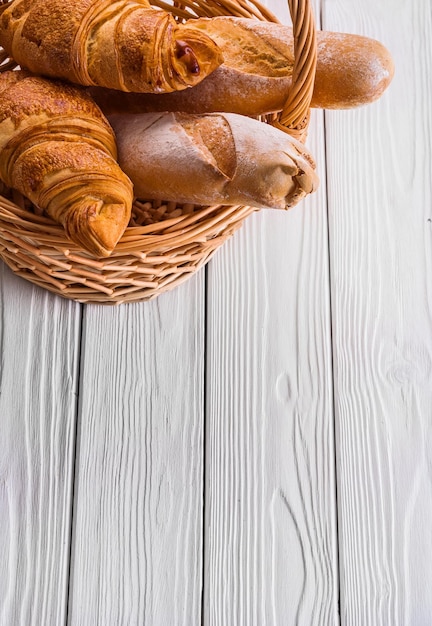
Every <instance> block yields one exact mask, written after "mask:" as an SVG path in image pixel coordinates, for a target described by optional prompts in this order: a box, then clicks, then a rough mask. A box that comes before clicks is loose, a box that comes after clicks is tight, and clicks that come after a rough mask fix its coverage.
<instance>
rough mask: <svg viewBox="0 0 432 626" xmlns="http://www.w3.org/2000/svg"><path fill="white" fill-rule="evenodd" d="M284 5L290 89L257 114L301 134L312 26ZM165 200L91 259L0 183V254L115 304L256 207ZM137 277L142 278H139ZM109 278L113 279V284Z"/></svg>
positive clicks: (209, 248) (211, 11)
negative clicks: (277, 106) (278, 105)
mask: <svg viewBox="0 0 432 626" xmlns="http://www.w3.org/2000/svg"><path fill="white" fill-rule="evenodd" d="M10 1H11V0H9V1H8V2H6V3H3V5H4V6H7V5H8V4H10ZM151 4H153V5H154V6H157V7H159V8H161V9H165V10H170V11H171V12H172V13H173V14H174V15H175V16H176V17H177V19H179V20H184V19H193V18H194V17H212V16H213V15H239V16H242V17H249V18H251V19H260V20H265V21H271V22H278V21H279V20H278V19H277V18H276V17H275V16H274V15H273V14H272V13H271V11H269V10H268V9H267V8H266V7H265V6H263V5H262V4H261V3H260V2H259V0H184V1H182V2H181V3H178V2H175V1H174V4H173V5H170V4H168V3H166V2H164V0H151ZM3 5H2V6H1V7H0V11H1V10H2V8H3ZM288 7H289V11H290V14H291V17H292V22H293V32H294V40H295V49H294V52H295V67H294V72H293V79H292V88H291V90H290V93H289V94H287V102H286V105H285V107H284V109H283V111H281V112H280V113H279V114H278V115H277V116H274V115H273V116H271V119H269V117H266V118H265V119H262V121H263V123H268V122H269V121H271V123H274V124H275V125H276V126H278V127H279V128H282V129H283V130H285V131H286V132H288V133H290V134H293V135H294V136H296V137H297V138H300V139H302V138H304V137H305V136H306V132H307V127H308V124H309V105H310V100H311V97H312V90H313V82H314V78H315V68H316V41H315V26H314V22H313V14H312V10H311V7H310V3H309V0H288ZM12 67H16V64H14V62H13V60H11V59H9V58H8V57H7V56H5V54H4V53H3V55H1V54H0V71H5V70H7V69H11V68H12ZM260 119H261V118H260ZM26 202H27V206H26ZM148 202H149V201H146V200H137V201H136V203H135V204H134V206H135V208H137V210H138V209H139V210H141V209H142V206H146V205H147V204H148ZM154 204H158V203H154ZM172 204H173V203H163V202H162V203H160V205H159V207H157V206H156V207H155V208H154V212H155V215H156V214H157V211H158V210H159V211H160V212H161V213H162V211H164V213H163V215H162V217H163V219H160V220H159V221H157V220H156V221H154V222H153V223H146V224H132V223H131V224H130V225H129V226H128V227H127V229H126V231H125V233H124V235H123V237H122V238H121V239H120V241H119V243H118V244H117V246H116V248H115V249H114V252H113V253H112V255H111V256H110V257H109V258H108V259H97V258H94V257H92V255H90V254H89V253H87V252H85V251H84V250H82V249H80V248H79V247H78V246H77V245H76V244H74V243H73V242H71V241H70V240H69V239H67V238H66V235H65V233H64V230H63V227H62V226H60V225H59V224H57V223H55V222H54V221H53V220H52V219H51V218H50V217H48V216H46V215H41V214H38V211H37V210H35V207H33V210H29V203H28V201H26V200H25V199H24V198H23V197H22V196H20V194H17V193H16V192H12V191H11V190H7V189H6V188H4V189H3V191H1V190H0V256H1V257H2V258H3V260H4V261H5V262H6V263H7V264H8V265H9V266H10V267H11V268H12V270H13V271H14V272H15V273H16V274H17V275H19V276H22V277H24V278H26V279H27V280H30V281H31V282H33V283H35V284H37V285H39V286H41V287H44V288H45V289H47V290H48V291H52V292H54V293H56V294H58V295H61V296H63V297H67V298H70V299H73V300H76V301H78V302H95V303H97V302H100V303H103V304H118V303H123V302H136V301H142V300H150V299H152V298H154V297H156V296H157V295H159V294H160V293H163V292H164V291H167V290H168V289H172V288H173V287H174V286H176V285H178V284H180V283H182V282H183V281H184V280H186V279H187V278H188V277H189V276H190V275H191V274H192V273H194V272H195V271H197V270H198V269H199V268H200V267H202V266H203V265H204V264H205V263H206V262H207V261H208V260H209V259H210V258H211V256H212V255H213V254H214V252H216V250H217V249H218V248H219V247H220V245H222V243H223V242H224V241H226V240H227V239H228V238H229V237H230V236H231V235H232V234H233V233H234V232H235V231H236V230H237V229H238V228H239V227H240V226H241V225H242V223H243V222H244V220H245V219H246V218H247V217H248V216H249V215H250V214H251V213H253V212H255V211H257V209H256V208H253V207H248V206H243V205H235V206H234V205H213V206H203V207H197V206H193V207H191V206H190V205H189V206H187V208H185V206H183V207H181V209H179V208H178V207H179V205H176V203H174V208H173V211H171V212H170V211H169V210H168V209H167V208H166V207H169V205H172ZM176 207H177V208H176ZM147 208H148V207H147ZM171 208H172V207H171ZM179 210H180V214H178V211H179ZM152 211H153V208H152ZM176 211H177V214H176ZM171 214H172V215H173V217H170V215H171ZM151 263H153V265H154V267H153V269H154V271H153V273H152V267H151ZM74 264H75V265H74ZM140 264H141V265H140ZM86 267H87V268H88V271H87V269H85V268H86ZM83 268H84V269H83ZM161 268H162V269H161ZM72 269H73V270H74V272H75V276H74V277H72V274H71V270H72ZM86 274H88V276H87V277H86ZM142 276H149V277H150V278H148V279H146V280H144V279H141V278H140V277H142ZM115 281H120V283H118V285H117V283H116V282H115ZM113 286H114V287H113Z"/></svg>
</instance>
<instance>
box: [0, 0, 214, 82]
mask: <svg viewBox="0 0 432 626" xmlns="http://www.w3.org/2000/svg"><path fill="white" fill-rule="evenodd" d="M0 45H2V46H3V48H4V49H5V50H6V51H7V52H8V53H9V54H10V55H11V56H12V57H13V58H14V60H15V61H16V62H17V63H19V65H20V66H21V67H22V68H26V69H28V70H30V71H32V72H33V73H36V74H42V75H46V76H50V77H54V78H61V79H64V80H68V81H70V82H74V83H78V84H81V85H101V86H103V87H108V88H113V89H121V90H125V91H130V90H133V91H139V92H141V91H142V92H169V91H175V90H177V89H185V88H186V87H189V86H191V85H195V84H197V83H198V82H200V81H201V80H203V78H205V76H207V75H208V74H209V73H210V72H212V71H213V70H214V69H215V68H216V67H217V66H218V65H220V64H221V62H222V55H221V51H220V49H219V48H218V46H217V45H216V44H215V43H214V42H213V41H212V39H211V38H210V37H209V36H208V35H207V34H206V33H204V32H199V31H196V30H194V31H193V32H191V30H190V29H189V28H188V27H187V26H183V25H181V24H180V25H177V23H176V22H175V20H174V18H173V17H172V15H171V14H170V13H168V12H166V11H162V10H160V9H153V8H151V7H150V5H149V3H148V2H146V1H145V0H141V1H138V0H137V1H135V0H115V1H114V2H112V0H68V2H64V0H34V1H32V2H29V0H14V1H13V2H12V3H11V5H10V6H8V7H7V8H6V9H4V10H3V12H2V15H1V17H0Z"/></svg>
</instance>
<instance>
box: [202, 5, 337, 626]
mask: <svg viewBox="0 0 432 626" xmlns="http://www.w3.org/2000/svg"><path fill="white" fill-rule="evenodd" d="M269 6H270V8H271V9H272V10H274V11H275V12H279V17H280V18H282V17H283V16H282V14H281V13H280V10H281V5H280V3H276V1H275V2H272V3H271V4H270V3H269ZM286 15H287V9H286V8H285V19H286ZM309 137H310V139H309V140H308V145H309V147H310V148H311V151H312V153H313V154H314V156H315V158H316V160H317V162H318V164H319V173H320V177H321V188H320V190H319V191H318V193H317V194H315V195H314V197H311V198H310V199H307V200H306V201H305V202H303V203H302V204H300V205H298V206H297V207H295V208H294V209H292V210H291V211H290V212H289V213H283V212H278V211H267V212H264V211H263V212H261V213H259V214H255V215H253V216H252V217H251V218H250V219H249V220H248V221H247V222H246V224H245V225H244V226H243V228H242V230H241V231H240V232H239V233H237V235H236V236H235V238H234V239H233V240H232V241H230V242H229V243H228V244H227V245H226V246H225V247H224V248H223V249H222V250H221V251H219V252H218V253H217V256H216V257H215V259H214V260H213V261H212V262H211V263H210V266H209V283H208V315H209V317H208V329H209V330H208V333H209V334H208V357H207V374H208V379H207V390H208V396H207V429H206V499H205V511H206V513H205V528H206V531H207V535H206V541H205V589H204V599H205V602H204V611H205V612H204V624H205V625H206V626H225V625H226V624H236V626H265V625H270V624H271V625H276V624H284V626H289V625H291V624H292V625H294V624H296V625H301V624H304V625H307V626H311V625H315V624H316V625H320V626H322V625H327V624H337V623H338V607H337V596H338V580H337V578H338V576H337V551H336V503H335V475H334V446H333V419H332V376H331V337H330V311H329V275H328V245H327V219H326V193H325V155H324V142H323V123H322V112H314V115H313V123H312V125H311V128H310V133H309Z"/></svg>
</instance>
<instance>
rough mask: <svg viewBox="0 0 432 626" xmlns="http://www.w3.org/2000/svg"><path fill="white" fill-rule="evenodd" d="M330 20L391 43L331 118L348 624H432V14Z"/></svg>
mask: <svg viewBox="0 0 432 626" xmlns="http://www.w3.org/2000/svg"><path fill="white" fill-rule="evenodd" d="M324 9H325V11H324V26H325V27H326V28H328V29H332V30H341V31H348V32H358V33H360V34H365V35H368V36H371V37H375V38H376V39H379V40H380V41H382V42H383V43H384V44H385V45H387V47H388V48H389V49H390V51H391V52H392V54H393V57H394V61H395V65H396V74H395V78H394V81H393V83H392V85H391V87H390V89H389V90H388V91H387V93H386V94H385V95H384V96H383V98H382V99H381V100H380V101H379V102H378V103H376V104H373V105H371V106H368V107H366V108H364V109H360V110H358V111H354V112H348V113H341V112H332V113H331V114H330V113H329V114H326V128H327V145H328V149H327V155H328V171H329V179H328V180H329V185H328V188H329V209H330V233H331V247H330V250H331V267H332V304H333V337H334V363H335V397H336V403H335V405H336V406H335V408H336V418H337V451H338V454H337V457H338V480H339V484H338V496H339V497H338V502H339V529H340V560H341V614H342V618H343V619H342V623H343V624H347V625H349V626H354V625H363V624H370V625H373V626H375V625H383V626H384V625H386V626H387V625H389V624H392V626H393V625H394V626H399V625H402V624H403V625H405V626H412V625H414V624H415V625H416V626H423V625H426V624H430V623H431V621H432V594H431V586H430V585H431V580H432V559H431V553H432V532H431V523H430V520H431V517H432V491H431V464H432V447H431V432H432V431H431V417H432V413H431V407H432V384H431V368H432V333H431V317H432V306H431V305H432V291H431V285H432V229H431V220H432V213H431V206H432V186H431V172H432V154H431V146H432V90H431V80H430V77H431V76H432V49H431V41H432V14H431V5H430V1H429V0H419V1H418V2H406V1H404V0H381V1H380V2H375V1H373V0H363V1H362V2H361V3H359V2H357V1H356V0H332V1H331V2H330V1H326V2H325V3H324Z"/></svg>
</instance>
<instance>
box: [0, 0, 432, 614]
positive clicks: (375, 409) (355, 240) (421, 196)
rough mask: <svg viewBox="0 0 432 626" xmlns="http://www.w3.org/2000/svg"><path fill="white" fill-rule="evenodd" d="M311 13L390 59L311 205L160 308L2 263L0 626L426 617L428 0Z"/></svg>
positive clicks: (431, 392)
mask: <svg viewBox="0 0 432 626" xmlns="http://www.w3.org/2000/svg"><path fill="white" fill-rule="evenodd" d="M268 6H269V7H270V8H271V9H272V10H273V11H274V12H275V13H277V15H278V16H279V17H280V18H281V19H284V21H288V17H287V16H288V12H287V8H286V6H285V2H284V1H283V0H269V2H268ZM314 6H315V10H316V16H317V21H318V22H320V21H321V26H322V27H323V28H325V29H327V30H339V31H346V32H356V33H361V34H365V35H368V36H370V37H375V38H377V39H379V40H380V41H382V42H383V43H384V44H386V45H387V47H389V49H390V50H391V52H392V54H393V56H394V59H395V63H396V75H395V79H394V81H393V83H392V85H391V87H390V89H389V90H388V92H387V93H386V94H385V95H384V96H383V98H382V99H381V100H380V101H379V102H377V103H375V104H373V105H370V106H368V107H365V108H362V109H359V110H356V111H349V112H346V111H345V112H341V111H337V112H331V113H330V112H326V113H325V115H323V114H322V113H321V112H314V115H313V124H312V128H311V131H310V139H309V142H308V143H309V146H310V147H311V149H312V151H313V153H314V155H315V157H316V160H317V162H318V168H319V174H320V178H321V187H320V190H319V191H318V193H317V194H316V195H315V196H314V197H312V198H310V199H308V200H307V201H306V202H304V203H303V204H301V205H300V206H298V207H296V208H295V209H293V210H292V211H291V212H289V213H287V214H283V213H279V212H271V211H269V212H262V213H258V214H255V215H253V216H252V217H251V218H250V219H249V220H248V221H247V223H246V224H245V225H244V227H243V228H242V230H241V231H239V232H238V233H237V234H236V235H235V236H234V238H233V239H232V240H231V241H229V242H228V243H227V244H226V245H225V246H224V248H222V249H221V250H220V251H219V252H218V253H217V255H216V256H215V258H214V259H213V260H212V261H211V262H210V264H209V266H208V268H207V270H206V271H201V272H200V273H199V274H198V275H197V276H195V277H193V278H192V279H191V280H190V281H189V282H187V283H185V284H184V285H182V286H181V287H179V288H178V289H176V290H175V291H173V292H172V293H169V294H164V295H163V296H161V297H160V298H159V299H157V300H156V301H153V302H151V303H144V304H134V305H127V306H122V307H119V308H105V307H102V308H101V307H96V306H83V307H82V306H80V305H77V304H74V303H71V302H67V301H64V300H61V299H60V298H57V297H55V296H52V295H51V294H48V293H45V292H43V291H42V290H40V289H38V288H35V287H32V286H31V285H29V284H27V283H24V282H23V281H22V280H21V279H18V278H16V277H14V276H13V275H12V273H11V272H10V271H9V270H8V269H6V268H4V267H3V266H1V273H0V288H1V302H0V311H1V316H0V352H1V360H0V424H1V431H0V548H1V549H0V626H15V625H17V626H28V625H35V626H36V625H37V626H39V625H41V626H45V625H47V626H60V625H61V626H63V625H66V624H67V625H69V626H78V625H80V626H111V625H116V626H117V625H119V626H123V625H126V624H127V625H131V626H142V625H145V626H165V625H166V626H168V625H169V626H174V625H183V626H186V625H187V626H195V625H196V626H198V625H201V624H203V625H204V626H290V625H291V624H292V625H294V624H296V625H297V624H298V625H308V626H309V625H317V626H321V625H330V624H331V625H333V624H334V625H336V624H341V625H343V626H354V625H355V626H363V625H367V626H375V625H376V626H402V625H403V626H426V625H427V626H429V625H430V624H431V623H432V565H431V563H432V530H431V529H432V525H431V522H430V520H431V517H432V489H431V477H432V472H431V467H432V436H431V433H432V429H431V424H432V379H431V369H432V368H431V365H432V323H431V322H432V319H431V318H432V315H431V297H432V287H431V285H432V275H431V270H432V250H431V248H432V183H431V174H432V158H431V150H432V148H431V146H432V136H431V135H432V67H431V66H432V50H431V47H432V44H431V41H432V9H431V4H430V0H418V1H416V2H411V1H408V0H375V1H374V2H372V0H361V1H357V0H321V1H319V0H316V3H315V5H314Z"/></svg>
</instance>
